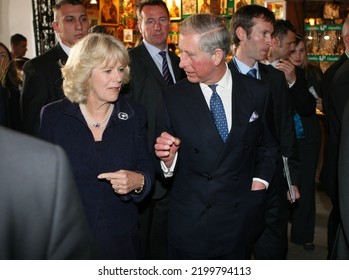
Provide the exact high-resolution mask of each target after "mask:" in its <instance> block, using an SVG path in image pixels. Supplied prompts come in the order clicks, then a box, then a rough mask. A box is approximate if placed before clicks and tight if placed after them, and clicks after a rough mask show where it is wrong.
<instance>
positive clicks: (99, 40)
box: [62, 33, 130, 103]
mask: <svg viewBox="0 0 349 280" xmlns="http://www.w3.org/2000/svg"><path fill="white" fill-rule="evenodd" d="M117 62H120V63H121V65H122V66H123V67H124V76H123V81H122V83H123V84H125V83H128V81H129V79H130V70H129V63H130V57H129V55H128V52H127V49H126V47H125V46H124V45H123V44H122V42H121V41H119V40H118V39H116V38H114V37H113V36H110V35H106V34H99V33H91V34H88V35H87V36H85V37H84V38H83V39H81V40H80V41H79V42H77V43H76V44H75V45H74V46H73V48H72V49H71V52H70V55H69V58H68V60H67V63H66V64H65V65H64V66H63V67H62V76H63V91H64V95H65V96H66V97H67V98H68V99H69V100H70V101H71V102H74V103H85V102H86V98H87V95H88V94H89V92H90V89H91V85H90V77H91V74H92V70H93V69H94V68H96V67H98V66H99V65H101V64H105V65H109V64H110V63H117Z"/></svg>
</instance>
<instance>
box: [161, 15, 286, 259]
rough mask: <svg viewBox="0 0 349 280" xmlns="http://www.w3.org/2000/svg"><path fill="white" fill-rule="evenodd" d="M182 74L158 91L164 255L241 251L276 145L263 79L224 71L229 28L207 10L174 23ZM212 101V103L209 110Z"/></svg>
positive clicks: (258, 214)
mask: <svg viewBox="0 0 349 280" xmlns="http://www.w3.org/2000/svg"><path fill="white" fill-rule="evenodd" d="M179 49H180V50H181V56H180V59H181V62H180V66H181V67H182V68H183V69H184V71H185V72H186V74H187V77H188V78H187V79H184V80H183V81H180V82H178V83H177V84H175V85H174V86H172V87H169V88H167V89H166V90H165V92H164V99H165V106H164V110H165V112H164V115H160V116H159V124H163V125H162V126H161V125H160V126H159V133H160V132H162V133H161V134H160V136H159V137H158V138H157V140H156V144H155V153H156V155H157V156H158V157H159V158H160V159H161V162H160V163H159V166H160V165H161V168H162V171H163V173H164V176H166V177H171V176H173V179H174V182H173V186H172V188H171V190H170V210H169V251H170V252H169V253H170V258H171V259H245V258H246V257H247V253H248V252H249V250H250V248H249V247H250V244H251V241H252V240H253V239H254V238H255V237H256V235H257V234H258V233H260V231H261V229H262V228H263V225H264V207H265V198H266V188H267V187H268V185H269V182H270V181H271V179H272V177H273V174H274V171H275V165H276V160H277V158H278V156H279V154H278V145H277V143H276V142H275V140H274V138H273V137H272V136H271V132H270V130H269V128H270V125H271V124H270V121H271V120H270V119H269V118H268V117H269V116H267V113H266V112H267V109H266V108H267V106H268V89H267V87H266V85H265V83H264V82H261V81H259V80H257V79H253V78H251V77H247V76H245V75H241V74H239V73H236V72H233V71H231V70H230V69H229V68H228V66H227V63H226V56H227V54H228V53H229V51H230V35H229V32H228V30H227V28H226V26H225V24H224V21H222V19H221V18H220V17H218V16H215V15H211V14H197V15H192V16H190V17H188V18H186V19H185V20H184V21H183V22H182V24H181V27H180V35H179ZM217 109H219V110H217Z"/></svg>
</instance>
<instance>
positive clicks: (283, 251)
mask: <svg viewBox="0 0 349 280" xmlns="http://www.w3.org/2000/svg"><path fill="white" fill-rule="evenodd" d="M274 24H275V16H274V14H273V13H272V12H271V11H270V10H268V9H267V8H265V7H262V6H258V5H248V6H244V7H242V8H240V9H239V10H237V11H236V13H234V15H233V17H232V20H231V31H232V32H231V33H232V40H233V43H234V45H235V47H236V52H235V55H234V57H233V59H232V60H231V61H230V62H229V65H230V66H231V68H232V69H234V71H236V72H240V73H242V74H245V75H250V72H249V71H251V69H255V70H256V74H257V76H256V78H257V79H260V80H262V81H265V82H266V83H267V84H268V86H269V91H270V93H269V94H270V98H271V100H272V108H270V110H271V111H272V115H273V132H274V136H275V138H276V140H277V141H278V143H279V145H280V148H281V155H282V156H284V157H287V158H288V164H289V170H290V175H291V182H292V187H293V193H294V196H295V198H296V199H297V198H299V192H298V188H297V186H298V183H299V162H298V151H297V142H296V141H297V140H296V137H295V131H294V124H293V110H294V109H293V105H292V103H291V100H290V93H289V90H288V86H287V83H286V79H285V75H284V73H283V72H281V71H279V70H277V69H275V68H274V67H272V66H271V65H265V64H263V63H260V62H258V61H262V60H265V59H266V57H267V54H268V51H269V48H270V46H271V41H272V40H271V34H272V33H273V31H274ZM287 193H288V188H287V182H286V178H285V176H284V172H283V160H282V158H281V156H280V159H279V161H278V164H277V169H276V172H275V174H274V177H273V181H272V182H271V185H270V186H269V188H268V193H267V206H266V212H265V221H266V228H265V230H264V233H263V235H262V238H263V243H260V242H258V241H257V244H256V246H255V250H254V257H255V258H256V259H269V260H270V259H286V257H287V247H288V238H287V223H288V200H287ZM289 199H290V197H289Z"/></svg>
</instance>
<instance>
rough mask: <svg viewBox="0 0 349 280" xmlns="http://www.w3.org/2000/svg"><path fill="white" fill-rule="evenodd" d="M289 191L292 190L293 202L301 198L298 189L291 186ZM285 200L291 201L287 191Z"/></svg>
mask: <svg viewBox="0 0 349 280" xmlns="http://www.w3.org/2000/svg"><path fill="white" fill-rule="evenodd" d="M291 189H292V192H293V197H294V200H297V199H299V198H300V197H301V195H300V193H299V190H298V187H297V186H294V185H292V186H291ZM287 199H288V200H289V201H291V196H290V192H289V191H287Z"/></svg>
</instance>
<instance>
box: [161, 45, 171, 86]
mask: <svg viewBox="0 0 349 280" xmlns="http://www.w3.org/2000/svg"><path fill="white" fill-rule="evenodd" d="M159 54H160V55H161V56H162V59H163V60H162V76H163V77H164V80H165V82H166V84H167V85H169V86H170V85H173V84H174V83H173V79H172V75H171V72H170V69H169V68H168V64H167V58H166V52H165V51H161V52H159Z"/></svg>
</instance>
